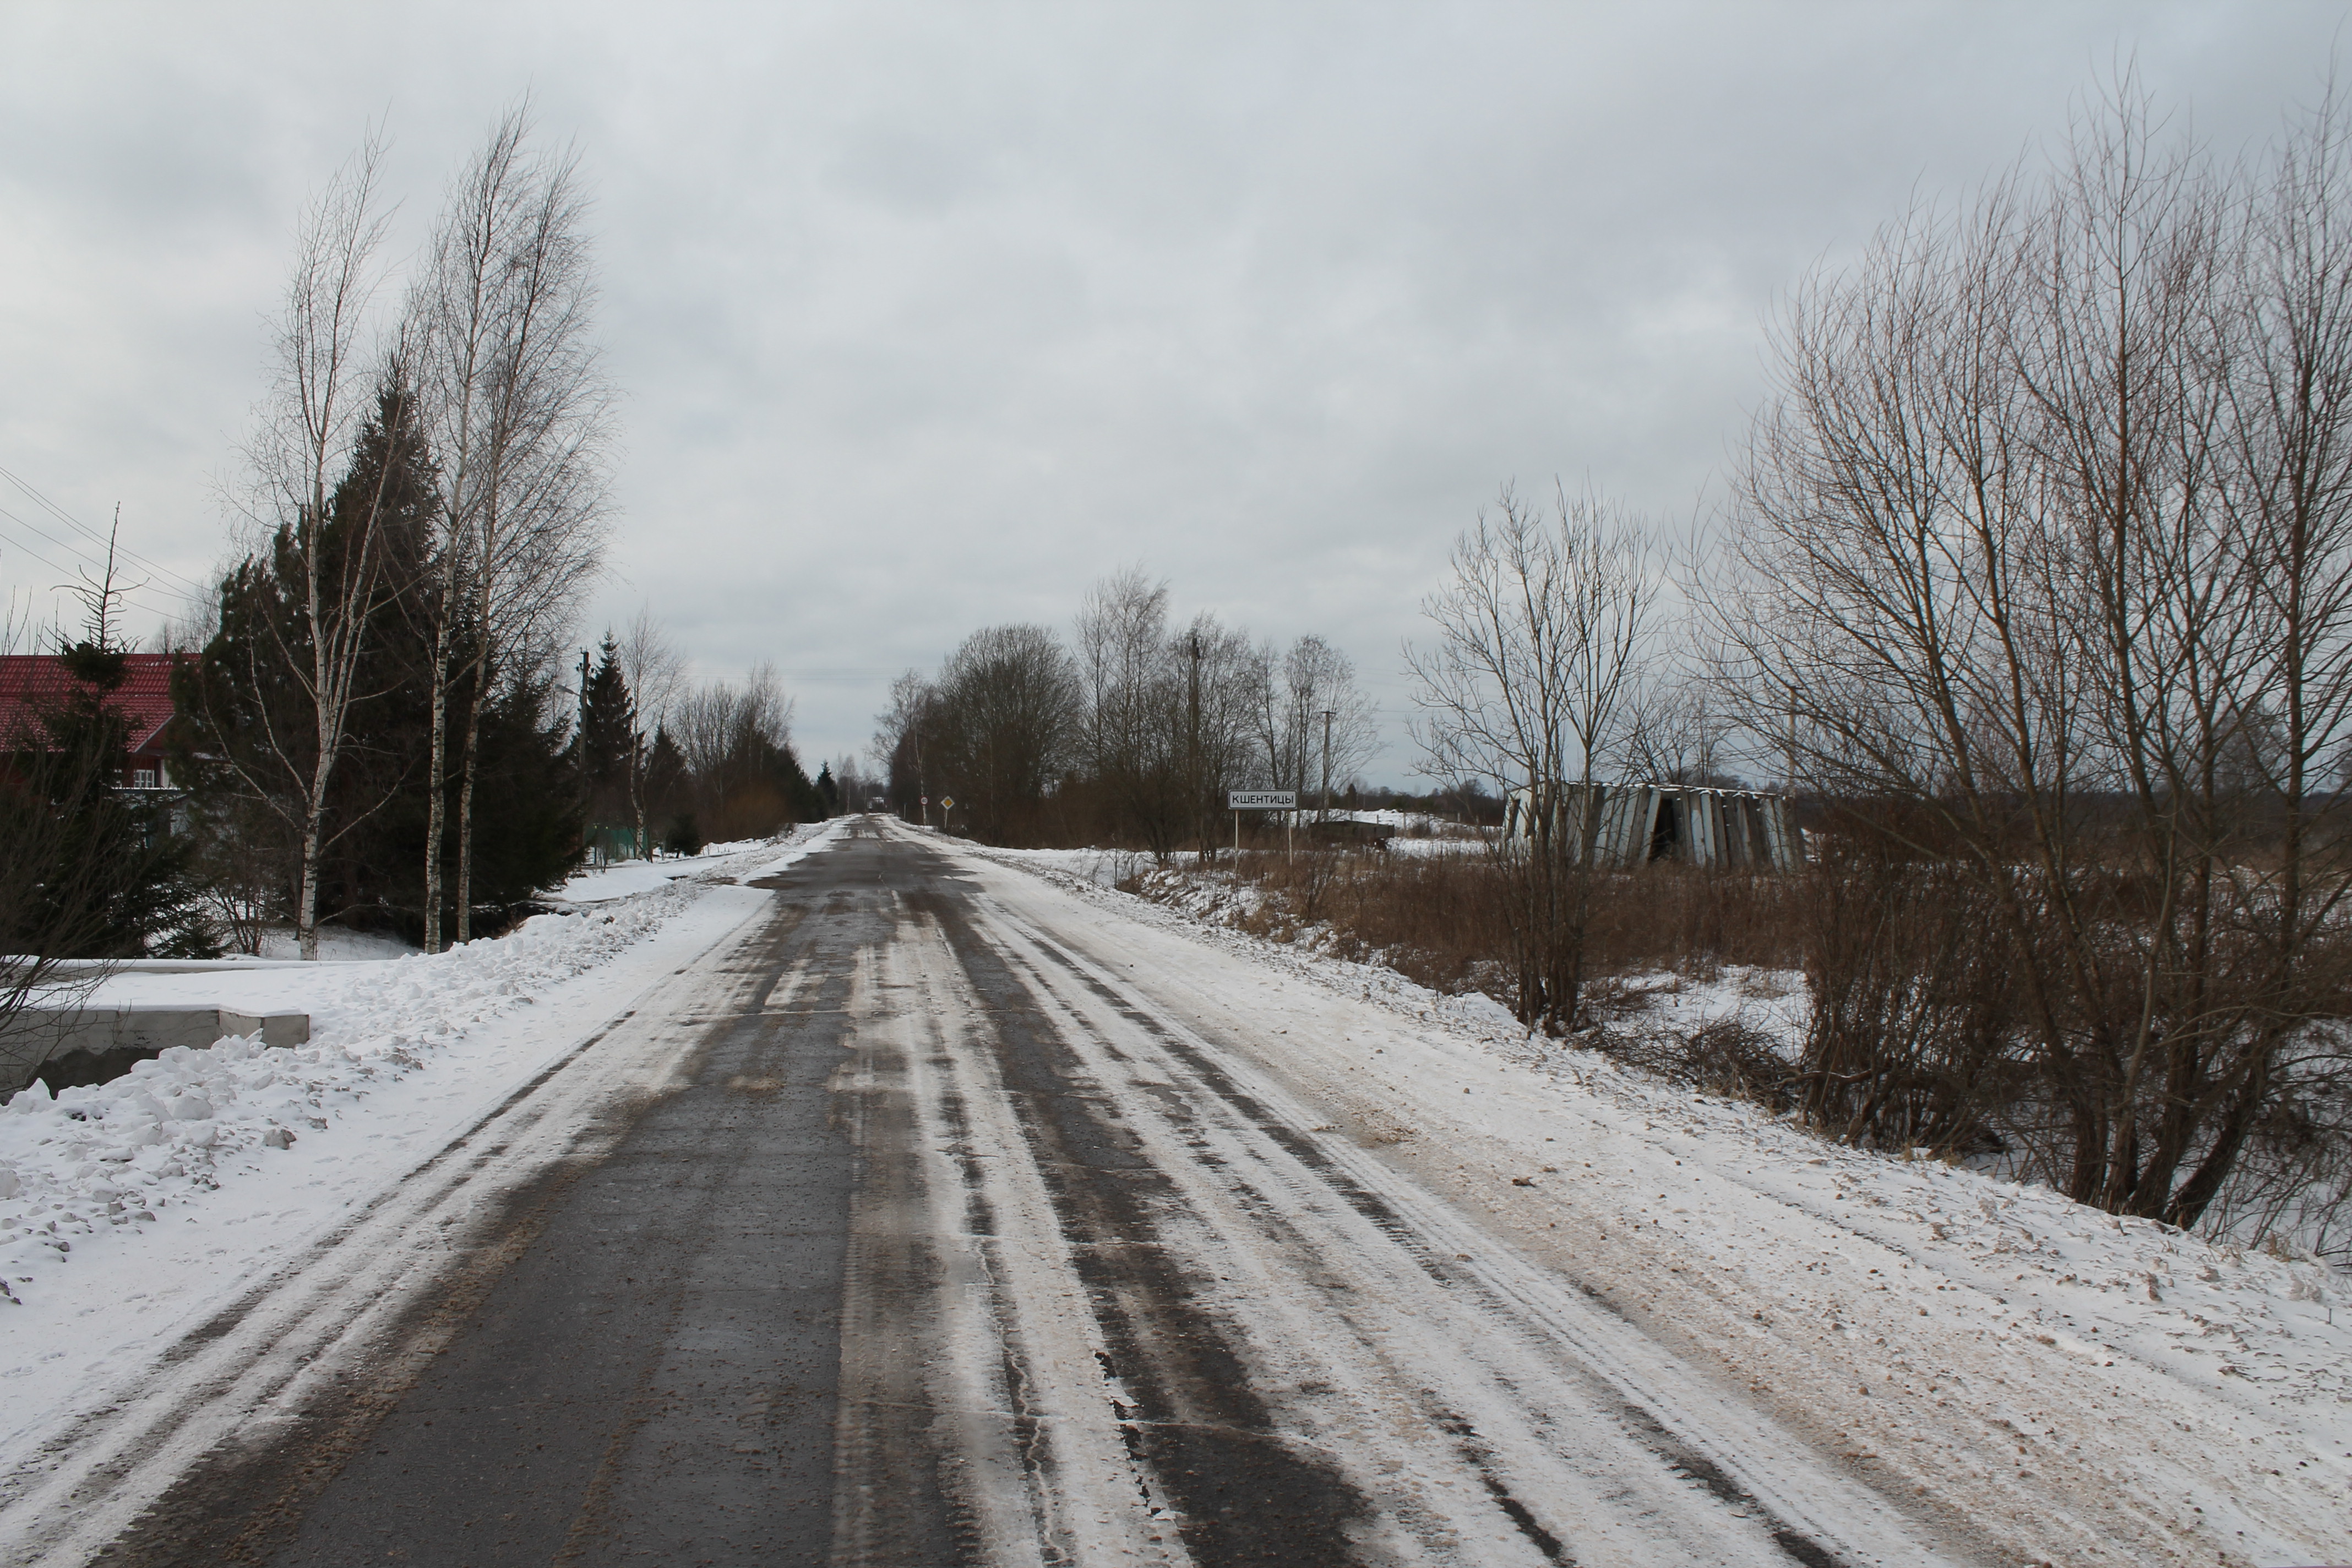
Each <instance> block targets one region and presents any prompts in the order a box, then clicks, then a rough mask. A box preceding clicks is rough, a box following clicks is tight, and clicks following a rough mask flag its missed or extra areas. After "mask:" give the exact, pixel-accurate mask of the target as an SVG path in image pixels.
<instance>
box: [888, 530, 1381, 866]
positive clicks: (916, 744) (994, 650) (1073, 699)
mask: <svg viewBox="0 0 2352 1568" xmlns="http://www.w3.org/2000/svg"><path fill="white" fill-rule="evenodd" d="M877 725H878V726H879V728H878V730H877V734H876V736H875V742H874V749H875V755H876V756H877V757H878V758H881V759H884V760H885V765H886V767H887V784H886V794H887V801H888V804H889V807H890V809H892V810H893V811H896V812H898V814H899V815H901V816H907V817H909V818H912V817H916V816H920V815H923V814H924V812H925V810H926V808H925V807H924V806H923V805H922V804H921V803H922V802H923V801H924V800H925V799H926V798H928V799H929V802H930V803H931V804H930V805H929V808H928V810H929V815H930V816H931V819H932V820H934V821H941V820H942V817H941V810H942V808H941V805H940V803H941V802H942V801H944V800H950V799H951V800H953V801H954V802H955V805H954V807H953V815H952V820H951V821H950V822H948V824H947V825H948V826H952V827H953V828H954V829H955V830H956V831H958V832H961V833H968V834H970V835H971V836H972V837H978V838H981V839H983V840H986V841H988V842H992V843H1000V844H1040V843H1097V842H1120V843H1131V844H1134V845H1136V846H1138V847H1141V848H1145V849H1148V850H1150V852H1151V854H1152V855H1154V856H1155V857H1157V858H1160V859H1162V860H1165V859H1166V858H1169V857H1170V856H1171V855H1173V854H1174V853H1176V852H1177V851H1178V850H1179V849H1180V848H1182V847H1188V846H1189V847H1205V848H1213V847H1214V846H1215V844H1216V843H1217V842H1219V841H1221V839H1222V838H1223V835H1224V834H1225V833H1226V832H1229V831H1230V826H1229V825H1230V818H1229V817H1227V816H1226V815H1225V792H1226V791H1227V790H1231V789H1286V790H1296V791H1298V792H1300V794H1301V804H1302V805H1304V804H1307V801H1308V800H1309V799H1310V798H1312V799H1319V798H1320V794H1321V792H1322V791H1323V790H1324V789H1325V788H1326V786H1327V785H1328V786H1330V787H1332V788H1335V789H1345V788H1347V787H1349V784H1350V782H1351V781H1352V780H1353V779H1354V777H1355V775H1356V773H1357V772H1358V771H1359V770H1360V768H1361V767H1362V766H1363V765H1364V764H1365V763H1367V762H1369V761H1370V759H1371V758H1372V756H1373V755H1374V754H1375V752H1376V750H1377V747H1378V743H1379V735H1378V729H1377V726H1376V723H1375V717H1374V712H1373V709H1372V705H1371V703H1370V700H1368V699H1367V698H1365V696H1364V695H1363V694H1362V692H1361V691H1360V690H1359V689H1358V688H1357V686H1356V680H1355V670H1354V668H1353V666H1352V665H1351V664H1350V663H1349V660H1348V658H1347V657H1346V656H1345V655H1344V654H1342V653H1340V652H1339V650H1338V649H1337V648H1335V647H1331V645H1330V644H1328V643H1327V642H1325V641H1324V640H1323V639H1322V638H1320V637H1300V638H1298V639H1297V641H1296V642H1294V643H1292V644H1291V645H1290V647H1288V648H1286V649H1277V648H1276V647H1274V646H1273V645H1271V644H1266V643H1253V642H1252V641H1251V640H1250V639H1249V637H1247V636H1246V635H1244V633H1242V632H1240V631H1239V630H1236V629H1234V628H1232V627H1228V626H1224V625H1223V624H1222V623H1221V622H1220V621H1219V620H1218V619H1217V618H1216V617H1215V616H1213V615H1209V614H1206V613H1202V614H1201V615H1198V616H1194V617H1193V618H1192V620H1191V621H1190V622H1188V623H1186V624H1185V625H1183V626H1171V623H1170V618H1169V609H1168V585H1167V584H1165V583H1164V582H1157V581H1153V580H1151V579H1150V578H1149V577H1147V576H1146V575H1145V574H1143V573H1142V572H1141V571H1139V570H1130V571H1127V572H1122V573H1119V574H1116V575H1114V576H1111V577H1108V578H1107V579H1105V580H1104V581H1102V582H1101V583H1099V584H1096V586H1095V587H1094V588H1093V589H1092V590H1091V591H1089V593H1088V594H1087V597H1086V600H1085V602H1084V604H1083V605H1081V606H1080V609H1079V612H1078V615H1077V617H1076V627H1075V637H1074V638H1073V641H1072V642H1071V643H1069V644H1066V643H1064V642H1063V640H1062V639H1061V637H1059V636H1058V635H1057V634H1056V633H1055V631H1054V630H1053V629H1052V628H1051V627H1048V626H991V627H987V628H985V629H983V630H981V631H978V632H974V633H973V634H972V635H971V637H967V638H965V639H964V641H963V643H962V644H961V646H960V647H957V648H956V650H955V651H954V653H952V654H951V655H950V656H949V658H948V659H947V662H946V663H945V664H943V665H942V666H941V667H940V669H939V671H938V672H937V673H936V674H935V675H929V676H926V675H922V674H920V673H919V672H913V671H910V672H908V674H907V675H905V676H902V677H901V678H900V679H899V680H898V683H897V685H896V686H895V687H894V688H893V689H892V691H891V704H890V707H889V709H888V710H887V711H886V712H884V713H882V714H881V715H879V716H878V717H877ZM1327 740H1328V746H1327Z"/></svg>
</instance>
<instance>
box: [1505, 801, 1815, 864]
mask: <svg viewBox="0 0 2352 1568" xmlns="http://www.w3.org/2000/svg"><path fill="white" fill-rule="evenodd" d="M1559 794H1560V812H1561V815H1562V816H1563V817H1564V818H1565V820H1564V822H1563V823H1562V825H1561V826H1562V828H1563V830H1564V831H1565V832H1567V833H1568V834H1569V835H1570V836H1571V837H1570V842H1574V837H1575V836H1577V835H1580V833H1581V832H1582V830H1583V827H1584V825H1585V821H1586V818H1585V816H1584V813H1585V811H1586V810H1587V809H1588V805H1587V800H1588V794H1589V795H1594V796H1598V797H1599V803H1598V804H1599V809H1600V812H1601V829H1600V833H1599V836H1598V837H1596V839H1595V841H1594V846H1593V860H1594V862H1595V864H1598V865H1601V866H1607V867H1612V868H1624V867H1630V866H1646V865H1648V864H1649V863H1650V862H1651V861H1653V860H1680V861H1684V862H1686V863H1688V864H1690V865H1694V866H1717V867H1726V868H1729V867H1759V868H1767V869H1770V870H1776V871H1790V870H1794V869H1796V868H1798V867H1800V866H1801V865H1803V864H1804V863H1805V843H1804V837H1803V835H1801V833H1800V832H1799V831H1798V830H1797V825H1796V821H1795V819H1794V817H1793V816H1791V815H1790V811H1789V798H1788V796H1786V795H1771V794H1768V793H1766V792H1765V791H1762V790H1752V789H1713V788H1708V787H1706V786H1704V785H1700V784H1592V785H1589V786H1588V785H1585V784H1562V785H1560V786H1559ZM1534 813H1535V791H1534V790H1533V789H1532V788H1523V789H1515V790H1513V791H1512V792H1511V798H1510V806H1509V812H1508V815H1507V818H1506V826H1505V831H1506V832H1507V834H1508V835H1509V836H1510V837H1513V838H1525V837H1528V830H1529V827H1530V826H1531V824H1532V823H1533V821H1534Z"/></svg>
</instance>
